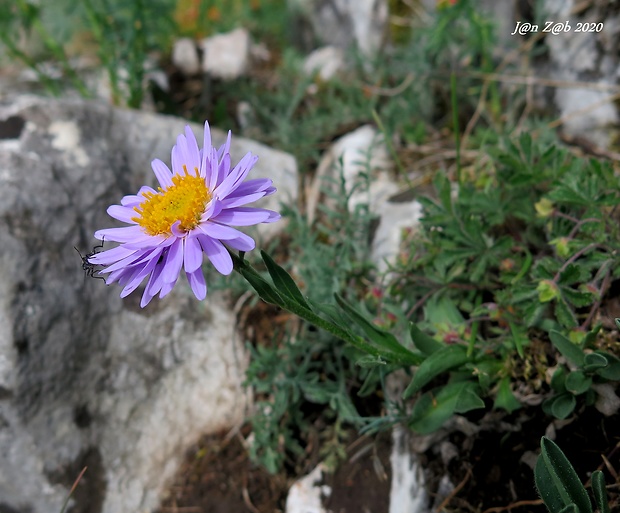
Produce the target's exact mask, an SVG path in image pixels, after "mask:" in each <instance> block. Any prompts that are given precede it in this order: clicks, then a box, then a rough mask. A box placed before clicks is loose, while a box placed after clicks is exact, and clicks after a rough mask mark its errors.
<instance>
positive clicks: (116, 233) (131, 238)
mask: <svg viewBox="0 0 620 513" xmlns="http://www.w3.org/2000/svg"><path fill="white" fill-rule="evenodd" d="M104 237H105V239H106V240H110V241H114V242H136V241H140V240H145V239H148V238H150V237H151V236H150V235H148V234H146V233H144V231H142V227H141V226H126V227H123V228H106V229H105V230H97V231H96V232H95V239H99V240H102V239H103V238H104Z"/></svg>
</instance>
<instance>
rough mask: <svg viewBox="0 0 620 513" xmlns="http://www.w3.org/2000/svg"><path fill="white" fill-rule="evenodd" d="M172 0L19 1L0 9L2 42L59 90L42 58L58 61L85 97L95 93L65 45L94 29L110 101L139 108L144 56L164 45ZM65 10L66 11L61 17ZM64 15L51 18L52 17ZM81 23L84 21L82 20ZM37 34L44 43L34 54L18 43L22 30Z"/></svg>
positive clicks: (46, 83) (45, 82)
mask: <svg viewBox="0 0 620 513" xmlns="http://www.w3.org/2000/svg"><path fill="white" fill-rule="evenodd" d="M173 7H174V4H173V2H172V1H171V0H155V1H150V2H145V1H144V0H133V1H132V2H129V3H127V2H119V1H118V0H103V1H98V2H94V1H92V0H85V1H84V2H79V3H78V2H75V1H74V0H56V1H55V2H49V3H36V2H31V1H29V0H18V1H17V2H16V3H15V5H14V6H12V7H11V8H10V9H3V10H0V12H1V13H2V14H1V15H0V42H2V43H3V44H4V46H5V47H6V49H7V52H8V55H9V56H10V57H12V58H13V59H16V60H18V61H21V62H22V63H23V64H25V65H26V66H27V67H29V68H30V69H32V70H33V71H34V72H35V73H36V74H37V76H38V78H39V79H40V80H41V83H42V84H43V85H44V86H45V87H46V89H47V90H48V91H49V92H50V93H52V94H54V95H59V94H60V93H61V87H60V85H59V82H58V81H57V80H56V79H54V78H52V77H51V76H50V75H49V73H48V72H47V71H46V69H45V67H44V66H42V64H41V62H40V61H41V60H42V59H46V58H49V59H51V60H52V62H55V63H56V64H58V65H59V66H60V68H61V70H62V73H63V77H64V78H67V79H68V80H69V81H70V83H71V84H72V85H73V87H75V88H76V90H77V91H78V92H79V93H80V94H81V95H82V96H83V97H86V98H88V97H91V96H92V92H91V91H90V90H89V89H88V88H87V86H86V84H85V82H84V80H83V79H82V78H81V77H80V76H79V75H78V73H77V72H76V70H75V69H74V68H73V65H72V63H71V62H70V59H69V55H67V53H66V51H65V49H64V46H65V45H66V43H67V42H68V41H69V40H70V39H71V38H72V37H76V36H78V35H79V36H80V37H83V34H80V31H86V32H88V33H89V34H90V36H91V37H92V39H93V40H94V42H95V44H96V45H97V54H98V57H99V58H100V60H101V64H102V65H103V67H104V68H105V70H106V72H107V75H108V79H109V83H110V89H111V98H110V100H111V102H112V103H113V104H115V105H127V106H129V107H133V108H139V107H140V106H141V105H142V101H143V96H144V76H145V73H146V71H147V68H146V66H147V63H146V58H147V55H148V52H149V51H151V50H152V49H154V48H159V49H162V48H166V46H167V44H168V41H167V39H168V38H169V37H170V36H171V35H172V34H173V32H174V24H173V21H172V10H173ZM58 13H63V14H64V15H65V16H64V17H63V16H60V17H59V16H58ZM54 17H56V18H59V19H60V20H64V24H65V27H64V28H62V29H61V27H60V25H62V21H57V22H56V23H52V22H51V21H50V20H51V19H52V18H54ZM80 22H83V24H82V23H80ZM20 34H21V35H22V36H24V35H25V36H35V37H36V38H38V40H40V42H41V43H42V45H43V47H44V50H45V51H44V53H43V54H42V55H39V56H33V55H30V54H29V53H28V52H27V51H26V50H24V49H23V48H21V47H20V45H19V44H17V43H16V41H19V37H18V35H20Z"/></svg>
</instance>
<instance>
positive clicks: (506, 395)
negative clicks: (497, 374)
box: [493, 376, 521, 413]
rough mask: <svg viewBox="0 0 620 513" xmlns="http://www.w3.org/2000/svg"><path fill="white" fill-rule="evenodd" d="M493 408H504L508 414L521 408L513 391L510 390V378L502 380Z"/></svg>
mask: <svg viewBox="0 0 620 513" xmlns="http://www.w3.org/2000/svg"><path fill="white" fill-rule="evenodd" d="M493 407H494V408H502V409H504V410H506V411H507V412H508V413H512V412H513V411H515V410H518V409H519V408H521V403H520V402H519V401H518V400H517V398H516V397H515V396H514V394H513V393H512V390H510V378H509V377H508V376H506V377H504V378H502V380H501V381H500V382H499V386H498V388H497V395H496V397H495V402H494V403H493Z"/></svg>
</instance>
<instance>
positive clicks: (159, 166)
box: [151, 159, 172, 189]
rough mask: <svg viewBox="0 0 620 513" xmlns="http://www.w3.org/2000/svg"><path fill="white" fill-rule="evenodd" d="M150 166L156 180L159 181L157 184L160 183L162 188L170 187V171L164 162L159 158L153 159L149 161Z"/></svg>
mask: <svg viewBox="0 0 620 513" xmlns="http://www.w3.org/2000/svg"><path fill="white" fill-rule="evenodd" d="M151 168H152V169H153V172H154V173H155V176H156V178H157V181H158V182H159V185H161V188H162V189H167V188H168V187H172V173H171V172H170V169H168V166H167V165H166V164H164V163H163V162H162V161H161V160H159V159H155V160H153V162H151Z"/></svg>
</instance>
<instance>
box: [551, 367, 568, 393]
mask: <svg viewBox="0 0 620 513" xmlns="http://www.w3.org/2000/svg"><path fill="white" fill-rule="evenodd" d="M566 374H567V373H566V369H565V368H564V367H558V368H557V369H556V370H555V372H554V373H553V376H551V389H552V390H553V391H554V392H557V393H558V394H559V393H562V392H566Z"/></svg>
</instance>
